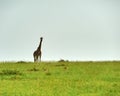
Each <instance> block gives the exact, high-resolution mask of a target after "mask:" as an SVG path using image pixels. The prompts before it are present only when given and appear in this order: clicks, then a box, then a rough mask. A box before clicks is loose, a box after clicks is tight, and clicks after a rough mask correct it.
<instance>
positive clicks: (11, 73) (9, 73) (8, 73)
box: [0, 69, 22, 75]
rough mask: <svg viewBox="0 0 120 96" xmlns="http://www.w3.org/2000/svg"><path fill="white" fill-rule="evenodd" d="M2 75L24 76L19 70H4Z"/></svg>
mask: <svg viewBox="0 0 120 96" xmlns="http://www.w3.org/2000/svg"><path fill="white" fill-rule="evenodd" d="M0 74H1V75H22V73H21V72H19V71H18V70H8V69H6V70H2V72H1V73H0Z"/></svg>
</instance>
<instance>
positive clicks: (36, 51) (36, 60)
mask: <svg viewBox="0 0 120 96" xmlns="http://www.w3.org/2000/svg"><path fill="white" fill-rule="evenodd" d="M42 40H43V37H40V44H39V46H38V48H37V50H35V51H34V53H33V57H34V62H38V60H39V59H40V61H41V55H42V52H41V45H42Z"/></svg>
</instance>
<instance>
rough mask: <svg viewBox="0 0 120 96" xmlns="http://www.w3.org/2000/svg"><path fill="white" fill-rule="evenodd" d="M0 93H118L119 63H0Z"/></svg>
mask: <svg viewBox="0 0 120 96" xmlns="http://www.w3.org/2000/svg"><path fill="white" fill-rule="evenodd" d="M0 96H120V62H42V63H40V64H34V63H25V62H18V63H15V62H4V63H3V62H1V63H0Z"/></svg>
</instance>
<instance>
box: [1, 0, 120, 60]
mask: <svg viewBox="0 0 120 96" xmlns="http://www.w3.org/2000/svg"><path fill="white" fill-rule="evenodd" d="M41 36H42V37H43V45H42V53H43V55H42V60H60V59H65V60H120V0H0V61H18V60H28V61H33V52H34V50H36V48H37V47H38V45H39V38H40V37H41Z"/></svg>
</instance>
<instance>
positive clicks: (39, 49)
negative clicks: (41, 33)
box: [37, 39, 42, 51]
mask: <svg viewBox="0 0 120 96" xmlns="http://www.w3.org/2000/svg"><path fill="white" fill-rule="evenodd" d="M41 45H42V39H41V40H40V44H39V46H38V49H37V50H38V51H41Z"/></svg>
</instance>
